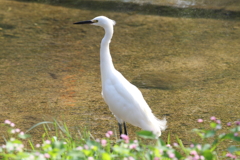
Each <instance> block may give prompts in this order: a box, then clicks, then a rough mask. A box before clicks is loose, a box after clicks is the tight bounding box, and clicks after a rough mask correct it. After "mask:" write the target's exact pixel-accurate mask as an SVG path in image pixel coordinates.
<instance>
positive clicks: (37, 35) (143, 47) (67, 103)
mask: <svg viewBox="0 0 240 160" xmlns="http://www.w3.org/2000/svg"><path fill="white" fill-rule="evenodd" d="M150 2H151V1H150ZM177 2H178V3H177ZM185 2H186V3H185ZM193 2H194V3H193ZM201 2H204V3H202V4H204V5H207V3H210V2H211V1H209V2H207V1H201ZM219 2H224V1H219ZM230 2H231V3H230ZM169 3H170V2H169ZM172 3H173V4H172V6H174V7H171V6H167V5H163V6H159V5H155V4H151V5H150V4H132V3H131V4H128V3H122V2H115V1H114V2H106V1H99V2H91V1H85V2H84V1H80V2H69V3H64V2H62V3H59V2H58V3H56V2H55V3H54V4H51V3H50V2H48V1H47V2H46V1H45V2H44V3H33V2H24V1H0V43H1V45H0V69H1V70H0V75H1V76H0V77H1V79H0V80H1V81H0V87H1V88H0V115H1V116H0V117H1V118H0V120H1V121H2V122H3V121H4V120H5V119H9V120H11V121H13V122H15V123H16V125H17V126H18V127H19V128H21V129H22V130H27V129H29V128H30V127H31V126H33V125H34V124H36V123H38V122H41V121H44V120H52V119H53V118H55V119H57V120H59V121H65V122H66V123H67V125H68V126H69V127H70V129H72V130H74V128H76V127H79V126H87V127H88V128H89V129H90V130H91V132H92V134H93V135H94V136H95V137H103V136H104V133H105V132H106V131H108V130H116V131H117V130H118V128H117V122H116V120H115V118H114V117H113V115H112V114H111V112H110V111H109V109H108V107H107V106H106V104H105V103H104V101H103V100H102V97H101V94H100V93H101V83H100V72H99V44H100V41H101V38H102V36H103V34H104V32H103V30H102V29H101V28H98V27H95V26H86V25H85V26H78V25H73V24H72V23H73V22H77V21H80V20H89V19H91V18H93V17H95V16H98V15H105V16H108V17H109V18H112V19H114V20H116V22H117V24H116V26H115V33H114V36H113V39H112V43H111V54H112V57H113V62H114V64H115V67H116V69H118V70H119V71H120V72H122V74H123V75H124V76H125V77H126V78H127V79H128V80H129V81H131V82H132V83H134V84H135V85H136V86H138V87H139V88H140V90H141V91H142V93H143V95H144V97H145V99H146V101H147V102H148V104H149V105H150V107H151V108H152V110H153V112H154V114H155V115H156V116H157V117H159V118H161V117H163V116H166V117H167V120H168V129H167V130H166V131H165V132H164V133H163V136H162V137H163V139H166V137H167V135H168V133H171V135H172V136H173V137H172V138H173V141H174V138H175V136H176V135H178V136H179V137H180V138H182V139H183V141H184V143H185V144H189V143H191V142H192V141H193V137H195V135H193V134H192V133H191V132H190V131H191V129H193V128H194V127H207V126H208V123H207V122H206V123H204V124H201V126H199V124H197V123H196V120H197V119H198V118H203V119H205V120H206V121H209V118H210V117H211V116H216V117H217V118H221V119H222V122H223V123H224V124H225V123H227V122H233V121H235V120H237V119H238V118H239V115H240V109H239V108H240V107H239V97H240V95H239V93H240V86H239V84H240V74H239V73H240V63H239V62H240V55H239V51H240V18H239V16H238V15H239V12H240V9H239V2H237V1H229V3H228V4H226V8H227V9H225V8H222V10H218V9H215V8H211V7H210V8H208V9H206V8H204V7H202V8H201V7H200V8H191V7H190V6H194V5H200V4H199V1H172ZM183 4H185V5H186V6H183ZM212 4H213V5H211V4H210V5H209V6H216V5H215V1H214V2H213V1H212ZM222 4H223V5H225V3H221V5H222ZM179 5H180V6H182V7H185V8H182V7H181V8H176V7H175V6H179ZM204 5H202V6H204ZM128 127H129V133H130V137H131V138H134V137H135V131H138V130H140V129H139V128H136V127H133V126H131V125H128ZM2 132H3V130H2V131H1V133H2ZM32 133H33V134H35V135H41V134H42V129H41V128H39V129H36V130H34V131H32Z"/></svg>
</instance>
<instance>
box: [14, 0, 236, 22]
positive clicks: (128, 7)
mask: <svg viewBox="0 0 240 160" xmlns="http://www.w3.org/2000/svg"><path fill="white" fill-rule="evenodd" d="M17 1H23V2H36V0H17ZM37 2H39V3H48V4H52V5H60V6H64V7H72V8H79V9H88V10H96V11H102V10H104V11H111V12H129V13H132V12H133V13H135V12H137V13H140V14H148V15H159V16H168V17H185V18H212V19H228V20H233V19H234V20H240V12H239V11H230V10H225V9H224V8H217V9H216V8H212V9H204V8H178V7H173V6H161V5H156V4H136V3H132V2H128V3H126V2H119V1H86V0H85V1H84V0H83V1H82V0H78V1H74V0H69V1H66V0H57V1H54V0H53V1H51V0H39V1H37Z"/></svg>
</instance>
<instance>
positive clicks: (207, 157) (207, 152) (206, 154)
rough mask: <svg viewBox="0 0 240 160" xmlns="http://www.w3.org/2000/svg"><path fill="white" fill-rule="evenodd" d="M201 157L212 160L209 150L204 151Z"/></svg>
mask: <svg viewBox="0 0 240 160" xmlns="http://www.w3.org/2000/svg"><path fill="white" fill-rule="evenodd" d="M203 156H204V158H205V159H206V160H213V154H212V152H211V151H210V150H206V151H204V152H203Z"/></svg>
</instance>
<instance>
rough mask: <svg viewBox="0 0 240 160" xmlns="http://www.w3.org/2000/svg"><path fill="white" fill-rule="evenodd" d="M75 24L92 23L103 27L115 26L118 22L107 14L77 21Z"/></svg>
mask: <svg viewBox="0 0 240 160" xmlns="http://www.w3.org/2000/svg"><path fill="white" fill-rule="evenodd" d="M74 24H92V25H95V26H101V27H103V28H105V27H107V26H114V25H115V24H116V22H115V21H114V20H111V19H109V18H107V17H105V16H98V17H95V18H93V19H92V20H89V21H81V22H76V23H74Z"/></svg>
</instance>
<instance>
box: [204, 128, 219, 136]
mask: <svg viewBox="0 0 240 160" xmlns="http://www.w3.org/2000/svg"><path fill="white" fill-rule="evenodd" d="M215 134H216V131H214V130H210V131H206V132H205V134H204V138H209V137H213V136H214V135H215Z"/></svg>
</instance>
